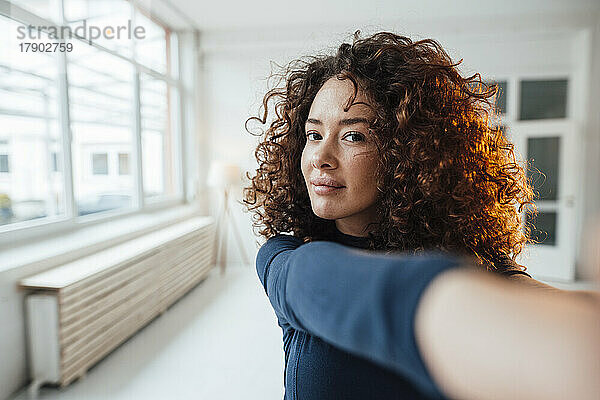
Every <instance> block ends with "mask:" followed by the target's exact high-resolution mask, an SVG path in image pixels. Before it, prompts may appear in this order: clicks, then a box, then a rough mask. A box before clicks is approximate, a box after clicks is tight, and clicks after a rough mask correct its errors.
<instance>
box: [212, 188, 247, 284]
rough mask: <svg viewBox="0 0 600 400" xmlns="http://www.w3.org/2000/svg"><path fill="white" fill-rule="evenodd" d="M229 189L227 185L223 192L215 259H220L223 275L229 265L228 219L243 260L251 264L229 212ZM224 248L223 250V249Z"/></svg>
mask: <svg viewBox="0 0 600 400" xmlns="http://www.w3.org/2000/svg"><path fill="white" fill-rule="evenodd" d="M229 190H230V187H229V186H226V187H225V189H224V192H223V207H222V208H221V211H220V212H219V217H218V219H217V237H216V240H215V261H219V264H220V269H221V275H224V274H225V267H226V266H227V225H228V221H231V225H232V228H233V234H234V236H235V240H236V241H237V244H238V249H239V250H240V254H241V256H242V261H244V263H246V264H250V261H249V259H248V257H247V256H246V252H245V251H244V246H243V245H242V240H241V235H240V232H239V231H238V229H237V226H236V224H235V219H234V218H233V216H232V215H231V214H230V212H229ZM221 248H222V251H221ZM219 254H221V258H220V259H219Z"/></svg>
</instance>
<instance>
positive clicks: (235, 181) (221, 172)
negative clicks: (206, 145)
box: [207, 161, 242, 187]
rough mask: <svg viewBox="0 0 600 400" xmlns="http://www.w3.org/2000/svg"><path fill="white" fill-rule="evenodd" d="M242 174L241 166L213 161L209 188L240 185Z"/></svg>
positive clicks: (209, 176)
mask: <svg viewBox="0 0 600 400" xmlns="http://www.w3.org/2000/svg"><path fill="white" fill-rule="evenodd" d="M241 181H242V172H241V168H240V166H239V165H237V164H235V163H226V162H222V161H213V162H212V163H211V164H210V169H209V171H208V181H207V184H208V186H209V187H229V186H235V185H239V184H240V182H241Z"/></svg>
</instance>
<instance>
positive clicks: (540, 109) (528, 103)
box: [519, 79, 567, 120]
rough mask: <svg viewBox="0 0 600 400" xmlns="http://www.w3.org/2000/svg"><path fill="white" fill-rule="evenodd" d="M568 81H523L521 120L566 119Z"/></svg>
mask: <svg viewBox="0 0 600 400" xmlns="http://www.w3.org/2000/svg"><path fill="white" fill-rule="evenodd" d="M566 116H567V80H566V79H553V80H522V81H521V101H520V112H519V119H521V120H531V119H547V118H565V117H566Z"/></svg>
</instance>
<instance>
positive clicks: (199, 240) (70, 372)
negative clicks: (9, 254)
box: [20, 217, 215, 395]
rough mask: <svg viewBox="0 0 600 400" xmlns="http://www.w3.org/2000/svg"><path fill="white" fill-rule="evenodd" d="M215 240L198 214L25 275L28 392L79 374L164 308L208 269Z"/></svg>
mask: <svg viewBox="0 0 600 400" xmlns="http://www.w3.org/2000/svg"><path fill="white" fill-rule="evenodd" d="M214 242H215V226H214V224H213V220H212V219H211V218H210V217H197V218H193V219H190V220H188V221H185V222H182V223H178V224H176V225H171V226H169V227H167V228H164V229H161V230H159V231H156V232H153V233H151V234H147V235H144V236H142V237H140V238H137V239H134V240H130V241H128V242H124V243H122V244H119V245H118V246H114V247H111V248H109V249H106V250H103V251H100V252H98V253H95V254H92V255H90V256H87V257H83V258H80V259H78V260H76V261H74V262H71V263H68V264H64V265H61V266H59V267H56V268H53V269H51V270H48V271H45V272H43V273H40V274H37V275H34V276H30V277H28V278H25V279H23V280H22V281H21V282H20V287H21V288H23V289H25V290H27V291H28V295H27V297H26V303H25V304H26V313H27V331H28V341H27V342H28V346H29V362H30V371H31V378H32V383H31V385H30V387H29V390H30V393H31V394H32V395H36V394H37V391H38V388H39V386H40V385H41V384H43V383H52V384H57V385H60V386H61V387H64V386H66V385H68V384H69V383H71V382H72V381H73V380H75V379H77V378H78V377H81V376H84V375H85V373H86V371H87V370H88V369H89V368H90V367H91V366H92V365H94V364H95V363H97V362H98V361H99V360H100V359H102V358H103V357H104V356H106V355H107V354H108V353H109V352H110V351H112V350H113V349H114V348H115V347H117V346H118V345H119V344H121V343H122V342H123V341H125V340H126V339H127V338H129V337H130V336H132V335H133V334H134V333H135V332H137V331H138V330H139V329H140V328H142V327H143V326H145V325H146V324H148V323H149V322H150V321H151V320H152V319H153V318H155V317H156V316H157V315H159V314H161V313H163V312H164V311H165V310H166V309H167V307H169V306H170V305H171V304H173V303H174V302H175V301H176V300H177V299H179V298H180V297H181V296H183V295H184V294H185V293H186V292H187V291H189V290H190V289H191V288H193V287H194V286H195V285H197V284H198V283H199V282H200V281H201V280H203V279H204V278H205V277H206V275H207V273H208V272H209V270H210V268H211V267H212V266H213V265H214Z"/></svg>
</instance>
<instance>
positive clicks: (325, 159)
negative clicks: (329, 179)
mask: <svg viewBox="0 0 600 400" xmlns="http://www.w3.org/2000/svg"><path fill="white" fill-rule="evenodd" d="M337 164H338V162H337V159H336V157H335V154H333V152H332V151H331V149H330V148H329V146H327V145H326V144H322V145H321V146H319V148H318V149H317V150H315V152H314V153H313V157H312V166H313V168H315V169H333V168H337Z"/></svg>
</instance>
